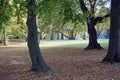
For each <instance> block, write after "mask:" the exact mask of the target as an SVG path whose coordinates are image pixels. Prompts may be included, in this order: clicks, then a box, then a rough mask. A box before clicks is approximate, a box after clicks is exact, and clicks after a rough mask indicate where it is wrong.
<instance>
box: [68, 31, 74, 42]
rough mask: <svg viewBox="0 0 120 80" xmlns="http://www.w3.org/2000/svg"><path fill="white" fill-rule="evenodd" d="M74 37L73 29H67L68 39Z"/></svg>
mask: <svg viewBox="0 0 120 80" xmlns="http://www.w3.org/2000/svg"><path fill="white" fill-rule="evenodd" d="M74 39H75V37H74V29H70V30H69V40H74Z"/></svg>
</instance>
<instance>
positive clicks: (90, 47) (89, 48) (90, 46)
mask: <svg viewBox="0 0 120 80" xmlns="http://www.w3.org/2000/svg"><path fill="white" fill-rule="evenodd" d="M92 49H97V50H103V49H104V48H102V47H101V46H100V44H99V43H98V44H96V45H88V46H87V47H86V48H85V49H84V50H92Z"/></svg>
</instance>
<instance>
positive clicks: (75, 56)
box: [0, 43, 120, 80]
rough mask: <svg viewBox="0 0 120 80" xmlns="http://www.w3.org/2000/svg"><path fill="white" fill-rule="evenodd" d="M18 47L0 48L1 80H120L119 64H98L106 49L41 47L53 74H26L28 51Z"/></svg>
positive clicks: (28, 62) (29, 62)
mask: <svg viewBox="0 0 120 80" xmlns="http://www.w3.org/2000/svg"><path fill="white" fill-rule="evenodd" d="M20 44H22V45H23V43H19V45H18V44H14V46H13V45H12V46H7V47H0V80H120V64H118V63H114V64H108V63H102V62H101V60H102V59H103V58H104V56H105V55H106V53H107V48H105V49H104V50H90V51H89V50H88V51H85V50H83V48H80V47H73V46H71V47H66V46H63V47H61V46H59V47H55V46H54V47H41V52H42V55H43V57H44V60H45V61H46V63H47V64H48V65H49V66H50V67H51V69H52V71H49V72H47V73H42V74H36V73H35V72H30V71H29V70H30V67H31V61H30V57H29V51H28V49H27V47H26V46H24V47H22V45H21V46H20ZM15 45H18V46H19V47H15ZM24 45H25V44H24Z"/></svg>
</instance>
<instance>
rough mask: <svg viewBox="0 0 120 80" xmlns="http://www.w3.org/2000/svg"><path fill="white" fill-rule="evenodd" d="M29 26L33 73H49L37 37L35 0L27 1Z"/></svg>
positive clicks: (29, 45)
mask: <svg viewBox="0 0 120 80" xmlns="http://www.w3.org/2000/svg"><path fill="white" fill-rule="evenodd" d="M27 1H28V5H27V10H28V15H27V22H26V23H27V26H28V48H29V52H30V58H31V61H32V68H31V70H32V71H35V72H47V71H48V70H50V68H49V67H48V66H47V64H46V63H45V62H44V60H43V57H42V55H41V52H40V48H39V44H38V35H37V25H36V12H35V8H36V6H35V0H27Z"/></svg>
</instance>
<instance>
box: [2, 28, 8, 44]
mask: <svg viewBox="0 0 120 80" xmlns="http://www.w3.org/2000/svg"><path fill="white" fill-rule="evenodd" d="M3 33H4V41H3V42H4V46H7V45H8V40H7V35H6V28H5V27H4V32H3Z"/></svg>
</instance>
